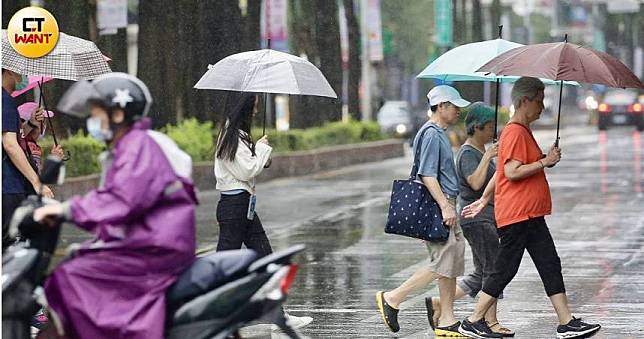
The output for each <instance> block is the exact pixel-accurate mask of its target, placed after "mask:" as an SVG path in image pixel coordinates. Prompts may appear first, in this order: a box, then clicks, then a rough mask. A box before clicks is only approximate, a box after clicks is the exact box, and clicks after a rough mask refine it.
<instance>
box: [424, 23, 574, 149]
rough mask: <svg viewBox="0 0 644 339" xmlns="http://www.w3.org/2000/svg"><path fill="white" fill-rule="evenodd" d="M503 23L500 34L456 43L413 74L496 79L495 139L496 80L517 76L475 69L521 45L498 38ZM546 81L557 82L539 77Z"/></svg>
mask: <svg viewBox="0 0 644 339" xmlns="http://www.w3.org/2000/svg"><path fill="white" fill-rule="evenodd" d="M502 29H503V26H499V38H498V39H494V40H486V41H480V42H473V43H469V44H465V45H461V46H458V47H455V48H453V49H451V50H449V51H447V52H445V53H443V54H442V55H441V56H440V57H438V58H437V59H436V60H434V61H433V62H432V63H430V64H429V65H428V66H427V67H425V69H424V70H423V71H422V72H420V74H418V75H417V76H416V77H417V78H419V79H438V80H442V81H490V82H491V81H495V82H496V104H495V109H494V112H495V115H494V140H495V141H496V139H497V121H498V109H499V84H500V83H511V82H515V81H517V80H518V79H519V78H520V77H518V76H503V75H499V76H497V75H495V74H493V73H488V72H477V70H478V69H479V68H481V67H482V66H483V65H485V64H486V63H487V62H489V61H490V60H492V59H494V58H496V57H497V56H499V55H501V54H503V53H505V52H507V51H509V50H511V49H514V48H517V47H522V46H524V45H522V44H519V43H516V42H512V41H508V40H504V39H501V31H502ZM541 81H543V83H544V84H546V85H557V84H559V83H558V82H557V81H554V80H551V79H541ZM564 84H566V85H574V86H579V84H578V83H577V82H574V81H567V82H564Z"/></svg>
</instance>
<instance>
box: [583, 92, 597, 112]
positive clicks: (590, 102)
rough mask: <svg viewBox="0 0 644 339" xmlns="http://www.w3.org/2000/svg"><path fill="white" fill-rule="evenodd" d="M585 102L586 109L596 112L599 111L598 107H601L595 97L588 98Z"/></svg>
mask: <svg viewBox="0 0 644 339" xmlns="http://www.w3.org/2000/svg"><path fill="white" fill-rule="evenodd" d="M585 102H586V109H589V110H595V109H597V107H599V103H598V102H597V100H595V97H593V96H592V95H589V96H587V97H586V100H585Z"/></svg>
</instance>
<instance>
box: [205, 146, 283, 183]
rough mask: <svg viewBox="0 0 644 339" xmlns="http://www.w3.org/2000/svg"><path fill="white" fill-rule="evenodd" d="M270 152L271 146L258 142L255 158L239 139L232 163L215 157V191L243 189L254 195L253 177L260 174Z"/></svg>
mask: <svg viewBox="0 0 644 339" xmlns="http://www.w3.org/2000/svg"><path fill="white" fill-rule="evenodd" d="M272 151H273V148H272V147H271V146H268V145H266V144H264V143H261V142H258V143H257V144H255V156H253V154H252V153H251V152H250V148H249V147H248V145H247V144H246V143H245V142H244V141H242V139H241V138H240V139H239V144H238V145H237V153H235V160H234V161H230V160H222V159H217V156H215V178H216V179H217V185H216V188H217V190H219V191H230V190H237V189H243V190H245V191H247V192H248V193H250V194H255V177H257V176H258V175H259V174H260V173H262V170H263V169H264V165H266V162H268V159H269V158H270V157H271V152H272Z"/></svg>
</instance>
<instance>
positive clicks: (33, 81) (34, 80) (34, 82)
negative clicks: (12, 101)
mask: <svg viewBox="0 0 644 339" xmlns="http://www.w3.org/2000/svg"><path fill="white" fill-rule="evenodd" d="M27 79H28V83H27V86H26V87H25V88H23V89H21V90H19V91H13V93H11V96H12V97H14V98H15V97H17V96H19V95H21V94H23V93H25V92H27V91H29V90H31V89H33V88H34V87H36V86H38V82H40V84H44V83H45V82H48V81H49V80H52V79H53V78H51V77H42V76H38V75H29V76H27Z"/></svg>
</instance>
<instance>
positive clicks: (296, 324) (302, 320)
mask: <svg viewBox="0 0 644 339" xmlns="http://www.w3.org/2000/svg"><path fill="white" fill-rule="evenodd" d="M284 316H285V317H286V323H287V324H288V325H289V326H290V327H291V328H292V329H294V330H297V329H300V328H302V327H304V326H306V325H308V324H310V323H311V322H312V321H313V318H311V317H296V316H294V315H290V314H288V313H286V312H284ZM271 328H272V329H273V331H280V328H279V326H277V325H275V324H273V325H271Z"/></svg>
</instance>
